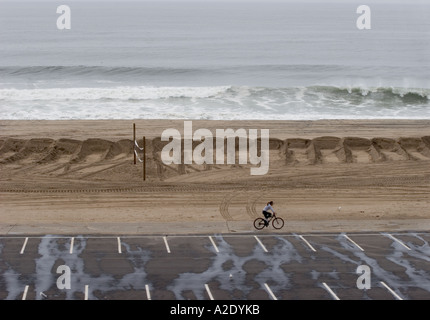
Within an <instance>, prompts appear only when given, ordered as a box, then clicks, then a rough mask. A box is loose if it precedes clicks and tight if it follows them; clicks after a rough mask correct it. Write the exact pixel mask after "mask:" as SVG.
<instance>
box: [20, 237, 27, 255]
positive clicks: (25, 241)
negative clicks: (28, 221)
mask: <svg viewBox="0 0 430 320" xmlns="http://www.w3.org/2000/svg"><path fill="white" fill-rule="evenodd" d="M27 242H28V238H25V240H24V244H23V245H22V248H21V251H20V252H19V254H23V253H24V250H25V246H26V245H27Z"/></svg>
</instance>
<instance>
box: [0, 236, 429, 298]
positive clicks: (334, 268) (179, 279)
mask: <svg viewBox="0 0 430 320" xmlns="http://www.w3.org/2000/svg"><path fill="white" fill-rule="evenodd" d="M429 241H430V233H428V232H417V233H414V232H402V233H383V232H377V233H348V234H346V233H331V234H323V233H311V234H279V233H277V234H260V235H258V234H257V235H256V234H234V235H233V234H212V235H177V236H175V235H169V236H163V235H150V236H136V235H133V236H116V235H115V236H112V235H106V236H89V235H85V236H83V235H76V236H55V235H45V236H29V237H25V236H19V237H18V236H4V237H1V238H0V299H1V300H303V299H307V300H332V299H335V300H368V299H370V300H396V299H397V300H427V299H430V264H429V262H430V247H429V244H428V243H429ZM360 266H361V267H360ZM358 267H360V268H361V269H360V268H359V270H357V268H358ZM360 270H361V271H360ZM362 270H367V272H363V271H362ZM360 284H367V286H368V287H367V288H363V287H362V286H360Z"/></svg>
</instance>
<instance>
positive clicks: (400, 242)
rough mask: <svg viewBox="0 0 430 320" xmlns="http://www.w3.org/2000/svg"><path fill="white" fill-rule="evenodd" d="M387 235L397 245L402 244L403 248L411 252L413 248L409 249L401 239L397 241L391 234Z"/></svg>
mask: <svg viewBox="0 0 430 320" xmlns="http://www.w3.org/2000/svg"><path fill="white" fill-rule="evenodd" d="M386 235H387V236H388V237H390V238H391V239H393V240H394V241H396V242H397V243H399V244H401V245H402V246H403V247H405V248H406V249H408V250H411V248H409V247H408V246H407V245H405V244H404V243H403V242H402V241H400V240H399V239H397V238H395V237H394V236H392V235H391V234H389V233H386Z"/></svg>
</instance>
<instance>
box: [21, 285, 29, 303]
mask: <svg viewBox="0 0 430 320" xmlns="http://www.w3.org/2000/svg"><path fill="white" fill-rule="evenodd" d="M27 292H28V286H25V288H24V293H23V294H22V300H25V299H26V298H27Z"/></svg>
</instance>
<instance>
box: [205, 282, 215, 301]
mask: <svg viewBox="0 0 430 320" xmlns="http://www.w3.org/2000/svg"><path fill="white" fill-rule="evenodd" d="M205 288H206V292H207V293H208V295H209V299H211V300H214V296H213V295H212V292H211V290H210V289H209V286H208V285H207V284H205Z"/></svg>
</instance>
